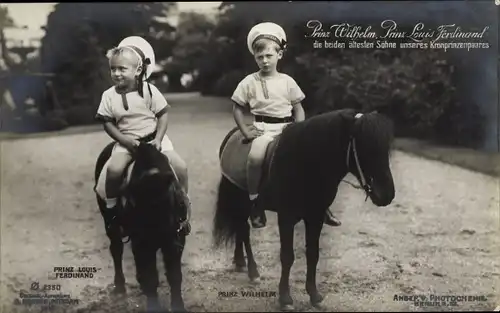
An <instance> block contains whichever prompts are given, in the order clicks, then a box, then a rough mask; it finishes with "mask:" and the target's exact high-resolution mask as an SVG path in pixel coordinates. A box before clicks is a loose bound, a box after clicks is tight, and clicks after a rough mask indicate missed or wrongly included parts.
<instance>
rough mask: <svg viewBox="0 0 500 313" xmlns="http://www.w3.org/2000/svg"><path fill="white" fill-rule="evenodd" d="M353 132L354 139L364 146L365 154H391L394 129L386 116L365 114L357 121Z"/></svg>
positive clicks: (373, 113)
mask: <svg viewBox="0 0 500 313" xmlns="http://www.w3.org/2000/svg"><path fill="white" fill-rule="evenodd" d="M352 132H353V136H354V138H355V139H356V140H357V141H359V142H360V143H361V144H362V145H363V150H364V152H365V153H367V154H369V153H375V152H376V151H388V152H389V153H390V151H391V147H392V143H393V141H394V127H393V123H392V121H391V120H390V119H389V118H387V117H386V116H384V115H382V114H380V113H377V112H371V113H367V114H364V115H363V116H361V117H360V118H359V119H357V120H356V121H355V123H354V127H353V129H352Z"/></svg>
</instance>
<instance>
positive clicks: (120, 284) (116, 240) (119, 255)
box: [97, 198, 127, 294]
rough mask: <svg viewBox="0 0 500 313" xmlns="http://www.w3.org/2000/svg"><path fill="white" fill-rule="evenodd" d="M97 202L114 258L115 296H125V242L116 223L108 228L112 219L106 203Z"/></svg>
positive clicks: (98, 199)
mask: <svg viewBox="0 0 500 313" xmlns="http://www.w3.org/2000/svg"><path fill="white" fill-rule="evenodd" d="M97 202H98V204H99V208H100V211H101V215H102V216H103V219H104V227H105V229H106V235H107V236H108V238H109V241H110V245H109V252H110V253H111V257H112V258H113V267H114V269H115V277H114V285H115V286H114V288H113V291H112V293H113V294H125V293H126V292H127V290H126V289H125V275H124V274H123V264H122V262H123V241H122V237H121V231H120V228H119V226H118V225H117V224H116V223H115V224H112V225H111V227H108V225H109V223H110V222H111V221H110V217H109V216H108V214H107V211H105V210H106V203H105V202H104V201H102V200H101V199H100V198H97Z"/></svg>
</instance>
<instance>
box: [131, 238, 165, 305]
mask: <svg viewBox="0 0 500 313" xmlns="http://www.w3.org/2000/svg"><path fill="white" fill-rule="evenodd" d="M131 245H132V254H133V255H134V261H135V269H136V279H137V282H138V283H139V285H140V287H141V290H142V292H143V293H144V295H145V296H146V301H147V304H146V311H147V312H161V311H162V308H161V305H160V300H159V298H158V285H159V280H158V271H157V269H156V249H155V247H154V246H153V245H152V243H151V242H148V241H147V240H141V239H140V238H135V237H132V238H131Z"/></svg>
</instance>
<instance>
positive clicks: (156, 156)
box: [135, 143, 172, 173]
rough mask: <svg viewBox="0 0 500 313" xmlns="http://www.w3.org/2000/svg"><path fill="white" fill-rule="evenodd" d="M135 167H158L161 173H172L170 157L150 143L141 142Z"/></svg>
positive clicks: (144, 168)
mask: <svg viewBox="0 0 500 313" xmlns="http://www.w3.org/2000/svg"><path fill="white" fill-rule="evenodd" d="M135 167H136V168H137V169H138V170H148V169H151V168H157V169H158V170H159V171H160V173H171V172H172V169H171V168H170V165H169V163H168V159H167V158H166V157H165V155H164V154H163V153H161V152H160V151H159V150H158V149H156V148H155V147H154V146H152V145H150V144H145V143H141V144H140V145H139V147H138V148H137V153H136V157H135Z"/></svg>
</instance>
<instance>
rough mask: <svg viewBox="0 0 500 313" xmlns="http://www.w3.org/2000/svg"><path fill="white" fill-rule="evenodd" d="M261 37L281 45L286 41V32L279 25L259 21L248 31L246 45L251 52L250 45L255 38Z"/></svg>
mask: <svg viewBox="0 0 500 313" xmlns="http://www.w3.org/2000/svg"><path fill="white" fill-rule="evenodd" d="M262 37H264V38H268V39H271V40H275V41H277V43H278V44H280V45H282V46H283V47H284V45H285V43H286V33H285V31H284V30H283V28H282V27H281V26H279V25H278V24H275V23H271V22H264V23H260V24H257V25H255V26H254V27H252V29H250V31H249V32H248V36H247V45H248V50H249V51H250V53H251V54H253V49H252V46H253V44H254V42H255V40H257V39H260V38H262Z"/></svg>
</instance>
